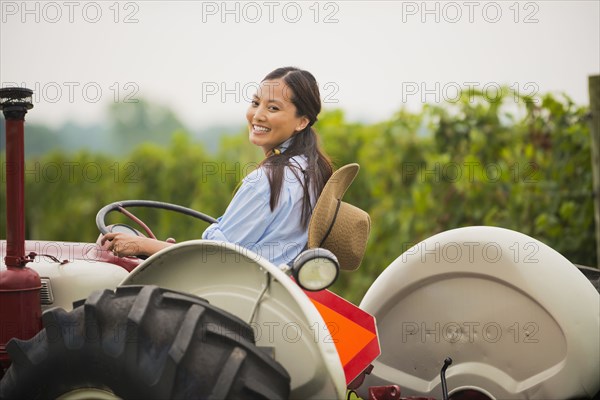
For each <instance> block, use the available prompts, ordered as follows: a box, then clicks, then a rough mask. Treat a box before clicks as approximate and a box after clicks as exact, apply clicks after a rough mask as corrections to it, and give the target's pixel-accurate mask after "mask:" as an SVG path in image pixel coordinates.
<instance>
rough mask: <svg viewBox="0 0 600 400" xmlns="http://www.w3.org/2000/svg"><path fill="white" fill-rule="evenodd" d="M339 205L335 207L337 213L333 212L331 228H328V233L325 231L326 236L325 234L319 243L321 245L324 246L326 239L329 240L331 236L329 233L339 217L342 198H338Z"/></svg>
mask: <svg viewBox="0 0 600 400" xmlns="http://www.w3.org/2000/svg"><path fill="white" fill-rule="evenodd" d="M337 202H338V203H337V207H336V208H335V213H334V214H333V219H332V220H331V224H330V225H329V228H328V229H327V233H325V236H323V240H321V243H320V244H319V247H322V246H323V243H325V241H326V240H327V238H328V237H329V234H330V233H331V231H332V229H333V224H335V219H336V218H337V215H338V212H339V211H340V206H341V205H342V199H337Z"/></svg>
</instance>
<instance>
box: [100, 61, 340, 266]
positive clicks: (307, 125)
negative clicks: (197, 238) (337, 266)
mask: <svg viewBox="0 0 600 400" xmlns="http://www.w3.org/2000/svg"><path fill="white" fill-rule="evenodd" d="M320 111H321V99H320V95H319V88H318V85H317V82H316V80H315V78H314V76H313V75H312V74H311V73H310V72H307V71H303V70H300V69H298V68H294V67H285V68H278V69H276V70H275V71H273V72H271V73H270V74H268V75H267V76H266V77H265V78H264V79H263V80H262V82H261V84H260V87H259V88H258V90H257V93H256V94H255V95H254V98H253V100H252V102H251V104H250V107H249V108H248V111H247V112H246V119H247V120H248V130H249V139H250V142H252V143H253V144H254V145H256V146H259V147H261V148H262V150H263V151H264V153H265V159H264V160H263V161H262V162H261V164H260V165H259V168H257V169H256V170H255V171H253V172H252V173H250V174H249V175H248V176H246V177H245V178H244V179H243V181H242V183H241V185H240V187H239V190H238V191H237V192H236V193H235V196H234V197H233V199H232V201H231V203H230V204H229V206H228V207H227V210H226V211H225V213H224V214H223V216H221V217H220V218H218V222H217V223H215V224H212V225H211V226H209V227H208V228H207V229H206V231H205V232H204V233H203V234H202V238H203V239H210V240H221V241H226V242H232V243H237V244H240V245H242V246H244V247H246V248H248V249H250V250H252V251H254V252H256V253H257V254H260V255H262V256H263V257H265V258H267V259H268V260H270V261H271V262H272V263H274V264H275V265H279V264H282V263H285V264H287V263H289V262H291V261H292V260H293V259H294V258H295V257H296V256H297V255H298V254H299V253H300V252H301V251H302V249H303V248H304V247H305V246H306V243H307V230H308V222H309V220H310V216H311V213H312V208H313V207H314V205H315V202H316V200H317V197H318V196H319V194H320V193H321V191H322V190H323V186H324V185H325V183H326V182H327V180H328V179H329V177H330V176H331V174H332V165H331V162H330V161H329V159H328V157H327V156H326V155H325V154H324V153H323V152H322V151H321V150H320V149H319V146H318V138H317V135H316V133H315V131H314V130H313V128H312V125H313V124H314V123H315V122H316V121H317V115H318V114H319V112H320ZM106 241H109V242H110V243H109V244H108V249H109V250H112V251H113V252H114V253H115V254H117V255H119V256H127V255H151V254H154V253H155V252H157V251H159V250H161V249H163V248H165V247H167V246H170V245H171V244H172V243H168V242H162V241H158V240H154V239H150V238H145V237H138V236H131V235H126V234H123V233H108V234H106V235H105V236H104V237H103V238H102V243H103V244H104V243H105V242H106Z"/></svg>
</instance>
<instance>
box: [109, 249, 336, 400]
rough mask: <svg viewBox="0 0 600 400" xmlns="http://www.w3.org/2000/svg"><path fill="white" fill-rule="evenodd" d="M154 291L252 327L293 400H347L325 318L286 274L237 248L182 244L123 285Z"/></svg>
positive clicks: (138, 269)
mask: <svg viewBox="0 0 600 400" xmlns="http://www.w3.org/2000/svg"><path fill="white" fill-rule="evenodd" d="M267 282H270V283H269V287H268V288H265V286H266V285H267ZM147 284H154V285H158V286H161V287H165V288H169V289H173V290H178V291H182V292H186V293H193V294H195V295H197V296H200V297H203V298H205V299H207V300H208V301H210V303H211V304H214V305H216V306H217V307H220V308H222V309H223V310H225V311H228V312H230V313H232V314H234V315H236V316H237V317H239V318H241V319H242V320H244V321H246V322H248V323H249V324H250V326H252V328H253V329H254V332H255V336H256V339H257V346H260V347H268V348H271V349H272V350H274V356H275V359H276V360H277V361H278V362H279V363H281V364H282V365H283V366H284V368H285V369H286V370H287V371H288V373H289V374H290V376H291V378H292V381H291V389H292V391H291V398H293V399H343V398H344V397H345V391H346V384H345V383H346V381H345V377H344V370H343V368H342V364H341V362H340V358H339V356H338V353H337V351H336V349H335V344H334V343H331V342H330V341H328V340H325V338H324V335H322V332H324V331H325V332H326V330H325V323H324V322H323V319H322V317H321V315H320V314H319V312H318V311H317V309H316V308H315V306H314V305H313V304H312V303H311V301H310V300H309V299H308V297H307V296H306V295H305V294H304V292H303V291H302V290H301V289H300V288H299V287H298V286H297V285H296V284H295V283H294V282H293V281H292V280H291V279H290V278H289V277H288V276H287V275H286V274H284V273H283V272H281V271H280V270H279V268H277V267H276V266H274V265H273V264H271V263H270V262H269V261H267V260H265V259H264V258H262V257H260V256H259V255H257V254H255V253H253V252H251V251H249V250H247V249H245V248H243V247H241V246H237V245H234V244H231V243H224V242H216V241H207V240H194V241H188V242H182V243H179V244H176V245H173V246H170V247H168V248H166V249H164V250H161V251H160V252H158V253H156V254H154V255H153V256H152V257H150V258H148V259H147V260H146V261H145V262H144V263H142V264H140V265H139V266H138V267H136V268H135V269H134V270H133V271H132V272H131V273H130V275H129V276H127V277H126V278H125V279H124V280H123V281H122V282H121V285H147ZM263 291H264V296H261V292H263ZM255 307H256V310H255V311H254V312H253V310H254V308H255ZM253 314H254V316H253V317H252V315H253Z"/></svg>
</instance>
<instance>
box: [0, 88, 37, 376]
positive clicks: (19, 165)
mask: <svg viewBox="0 0 600 400" xmlns="http://www.w3.org/2000/svg"><path fill="white" fill-rule="evenodd" d="M32 95H33V91H32V90H30V89H26V88H2V89H0V109H1V110H2V112H3V113H4V118H5V119H6V224H7V226H6V256H5V257H4V263H5V264H6V269H5V268H1V269H0V316H1V318H2V329H0V367H1V368H2V370H1V371H0V375H2V372H3V370H5V369H6V368H8V366H9V365H10V359H9V356H8V354H7V353H6V343H7V342H8V341H9V340H10V339H11V338H13V337H16V338H19V339H29V338H31V337H33V336H34V335H35V334H36V333H37V332H39V330H40V329H41V327H42V324H41V315H42V309H41V304H40V289H41V287H42V283H41V281H40V277H39V275H38V273H37V272H36V271H34V270H32V269H31V268H27V267H26V266H25V265H26V264H27V263H28V262H30V261H32V259H31V258H30V257H28V256H26V255H25V211H24V210H25V206H24V204H25V196H24V192H25V190H24V187H25V161H24V160H25V149H24V129H23V128H24V123H25V114H27V110H30V109H31V108H33V103H32V101H31V97H32Z"/></svg>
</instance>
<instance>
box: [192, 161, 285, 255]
mask: <svg viewBox="0 0 600 400" xmlns="http://www.w3.org/2000/svg"><path fill="white" fill-rule="evenodd" d="M265 175H266V174H265V173H264V170H262V169H258V170H256V171H254V172H253V173H251V174H250V175H248V176H247V177H246V178H244V181H243V183H242V185H241V186H240V188H239V190H238V191H237V192H236V194H235V195H234V196H233V199H232V200H231V202H230V203H229V206H227V209H226V210H225V213H224V214H223V215H222V216H221V217H219V218H218V219H217V222H216V223H214V224H212V225H210V226H209V227H208V228H207V229H206V230H205V231H204V233H203V234H202V239H208V240H220V241H225V242H230V243H238V244H240V245H242V246H244V247H252V246H253V245H254V244H256V243H257V242H258V241H259V239H260V238H261V237H262V235H263V233H264V232H265V231H266V230H267V228H268V226H269V224H270V223H271V222H272V219H273V213H272V212H271V207H270V205H269V200H270V187H269V181H268V179H267V177H266V176H265Z"/></svg>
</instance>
